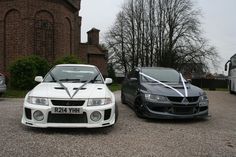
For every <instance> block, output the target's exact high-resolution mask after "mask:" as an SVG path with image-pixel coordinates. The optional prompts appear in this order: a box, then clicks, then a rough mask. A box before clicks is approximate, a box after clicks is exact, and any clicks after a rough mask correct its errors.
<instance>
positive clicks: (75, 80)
mask: <svg viewBox="0 0 236 157" xmlns="http://www.w3.org/2000/svg"><path fill="white" fill-rule="evenodd" d="M59 81H63V82H64V81H65V82H68V81H73V82H80V79H61V80H59Z"/></svg>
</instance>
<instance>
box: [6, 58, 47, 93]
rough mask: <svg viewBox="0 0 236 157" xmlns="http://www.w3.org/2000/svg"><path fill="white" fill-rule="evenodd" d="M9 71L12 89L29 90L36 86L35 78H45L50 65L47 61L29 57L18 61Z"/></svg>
mask: <svg viewBox="0 0 236 157" xmlns="http://www.w3.org/2000/svg"><path fill="white" fill-rule="evenodd" d="M9 70H10V84H11V87H13V88H15V89H24V90H28V89H31V88H33V87H34V86H35V85H36V82H35V81H34V78H35V76H38V75H40V76H44V75H45V74H46V73H47V71H48V70H49V65H48V62H47V61H46V60H45V59H42V58H40V57H37V56H29V57H23V58H21V59H18V60H16V61H15V62H14V63H13V64H11V66H10V69H9Z"/></svg>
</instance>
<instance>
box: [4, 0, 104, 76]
mask: <svg viewBox="0 0 236 157" xmlns="http://www.w3.org/2000/svg"><path fill="white" fill-rule="evenodd" d="M80 3H81V0H0V72H2V73H6V71H7V67H8V66H9V64H10V63H12V62H13V61H14V60H16V59H17V58H19V57H22V56H27V55H31V54H35V55H38V56H41V57H44V58H46V59H47V60H48V61H49V62H52V61H54V60H55V59H57V58H60V57H63V56H67V55H74V56H77V57H79V58H80V59H81V60H82V61H84V62H87V63H89V64H93V65H96V66H98V68H99V69H100V70H101V72H102V73H103V75H107V61H106V54H107V51H106V50H105V49H103V48H102V47H101V46H100V45H99V30H97V29H95V28H93V29H91V30H90V31H89V32H88V42H87V43H81V19H82V18H81V17H80V16H79V11H80Z"/></svg>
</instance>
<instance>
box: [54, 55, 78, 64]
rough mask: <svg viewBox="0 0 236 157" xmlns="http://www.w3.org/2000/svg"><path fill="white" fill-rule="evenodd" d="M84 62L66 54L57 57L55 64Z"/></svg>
mask: <svg viewBox="0 0 236 157" xmlns="http://www.w3.org/2000/svg"><path fill="white" fill-rule="evenodd" d="M81 63H82V62H81V61H80V60H79V59H78V58H77V57H75V56H65V57H62V58H59V59H57V60H56V61H55V62H54V65H57V64H81Z"/></svg>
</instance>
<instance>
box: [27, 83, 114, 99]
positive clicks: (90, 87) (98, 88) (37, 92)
mask: <svg viewBox="0 0 236 157" xmlns="http://www.w3.org/2000/svg"><path fill="white" fill-rule="evenodd" d="M63 85H64V86H65V87H67V88H68V91H69V93H70V95H71V96H73V95H74V93H75V91H76V88H79V87H81V86H82V85H83V83H63ZM29 96H34V97H47V98H58V99H70V96H69V95H68V94H67V92H66V90H65V89H63V88H62V87H61V86H60V85H59V84H58V83H40V84H39V85H37V86H36V87H35V88H34V89H33V90H32V91H30V93H29ZM107 97H112V95H111V92H110V90H109V89H108V88H107V86H106V85H105V84H90V83H89V84H87V85H85V86H84V87H83V88H82V89H80V90H79V91H78V92H77V94H76V95H75V96H74V97H73V99H87V98H107Z"/></svg>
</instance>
